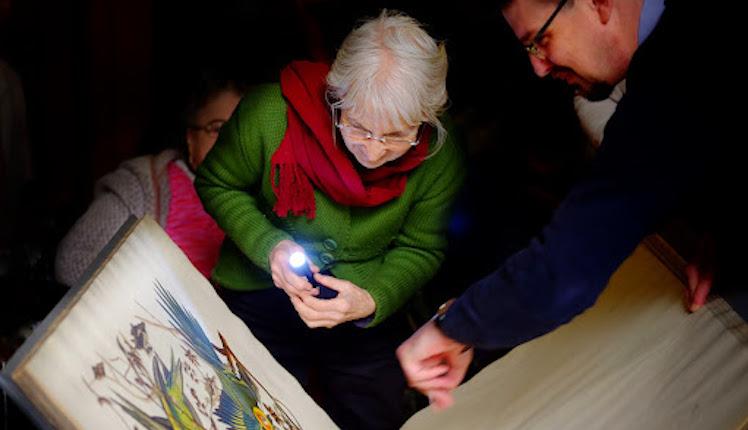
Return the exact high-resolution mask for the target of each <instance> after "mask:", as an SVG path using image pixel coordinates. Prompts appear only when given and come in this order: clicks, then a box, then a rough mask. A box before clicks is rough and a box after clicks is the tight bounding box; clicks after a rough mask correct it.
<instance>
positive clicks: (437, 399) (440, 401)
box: [426, 390, 455, 411]
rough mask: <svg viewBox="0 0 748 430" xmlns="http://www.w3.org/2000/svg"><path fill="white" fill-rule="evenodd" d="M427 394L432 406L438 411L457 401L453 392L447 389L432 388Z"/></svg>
mask: <svg viewBox="0 0 748 430" xmlns="http://www.w3.org/2000/svg"><path fill="white" fill-rule="evenodd" d="M426 396H428V398H429V403H430V404H431V406H432V407H433V408H434V410H437V411H440V410H444V409H447V408H448V407H450V406H452V405H453V404H454V402H455V401H454V397H453V396H452V392H451V391H447V390H432V391H429V392H427V393H426Z"/></svg>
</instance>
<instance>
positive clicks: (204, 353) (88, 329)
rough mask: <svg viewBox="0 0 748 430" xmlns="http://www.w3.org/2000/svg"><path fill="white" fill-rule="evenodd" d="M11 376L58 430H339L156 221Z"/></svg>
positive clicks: (136, 233) (141, 228) (144, 226)
mask: <svg viewBox="0 0 748 430" xmlns="http://www.w3.org/2000/svg"><path fill="white" fill-rule="evenodd" d="M12 377H13V380H14V381H15V382H16V384H18V385H19V386H20V388H21V390H22V391H23V392H24V393H25V394H26V395H27V396H28V397H29V398H30V399H31V400H32V402H33V403H34V404H35V405H36V407H37V408H39V409H41V410H42V411H43V413H44V415H45V416H46V418H47V419H48V420H49V421H50V422H51V423H52V424H53V426H54V427H57V428H76V429H123V430H124V429H133V428H139V429H140V428H146V429H162V428H188V429H192V428H195V429H198V428H204V429H226V428H248V429H266V430H267V429H273V428H274V429H328V428H335V425H334V423H333V422H332V421H331V420H330V419H329V418H328V416H327V415H326V414H325V413H324V411H322V409H320V408H319V407H318V406H317V405H316V404H315V403H314V402H313V401H312V399H311V398H310V397H309V396H308V395H307V394H306V393H305V392H304V390H303V389H302V388H301V386H300V385H299V384H298V382H297V381H296V380H295V379H294V378H293V377H292V376H291V375H290V374H289V373H287V372H286V371H285V370H284V369H283V368H282V367H281V366H280V365H279V364H278V363H277V362H276V361H275V360H274V359H273V358H272V356H271V355H270V354H269V353H268V351H267V350H266V349H265V348H264V347H263V346H262V345H261V344H260V343H259V342H258V341H257V340H256V339H255V338H254V337H253V336H252V334H251V333H250V331H249V329H248V328H247V327H246V326H245V325H244V323H243V322H242V321H241V320H239V319H238V318H237V317H235V316H234V315H233V314H232V313H231V312H230V311H229V309H228V308H227V307H226V306H225V305H224V303H223V302H222V301H221V299H220V298H219V297H218V295H217V294H216V292H215V291H214V289H213V286H212V285H211V284H210V283H209V282H208V281H207V280H206V279H205V278H204V277H203V276H202V275H201V274H200V273H199V272H198V271H197V270H196V269H195V268H194V267H193V266H192V265H191V263H190V262H189V260H188V259H187V257H186V256H185V255H184V254H183V253H182V251H181V250H180V249H179V248H178V247H177V246H176V245H174V243H173V242H172V241H171V240H170V239H169V237H168V236H167V235H166V233H165V232H164V231H163V230H162V229H161V227H160V226H158V224H157V223H156V222H155V221H153V220H152V219H150V218H145V219H144V220H141V221H140V222H139V223H138V225H137V226H136V227H135V228H134V230H133V231H132V232H131V233H130V234H129V235H128V237H127V238H126V240H125V241H124V242H123V243H122V244H121V246H119V248H118V249H116V251H115V253H114V254H113V255H112V256H111V258H110V259H109V260H108V261H107V262H106V263H105V264H104V265H103V267H102V268H101V269H100V270H99V271H98V273H96V274H95V276H94V277H93V279H92V281H90V282H89V284H88V285H87V286H86V287H84V289H83V290H82V292H80V293H79V295H78V296H77V297H76V298H75V299H74V300H72V301H71V303H70V305H69V306H68V307H67V308H66V309H65V310H64V311H63V312H61V313H60V315H59V316H58V319H57V321H56V322H55V323H54V324H52V326H51V328H50V329H49V332H48V334H47V336H46V337H45V338H43V339H42V340H41V341H40V342H39V343H38V344H37V345H36V347H35V348H34V349H33V350H32V352H31V353H30V354H29V356H28V357H27V359H26V360H25V361H24V362H23V363H22V364H21V365H19V366H18V367H17V369H16V370H15V372H13V376H12Z"/></svg>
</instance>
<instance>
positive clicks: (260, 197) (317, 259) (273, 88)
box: [195, 84, 464, 327]
mask: <svg viewBox="0 0 748 430" xmlns="http://www.w3.org/2000/svg"><path fill="white" fill-rule="evenodd" d="M450 128H451V127H447V129H448V130H449V129H450ZM285 131H286V102H285V100H284V99H283V97H282V95H281V91H280V86H279V85H278V84H268V85H262V86H259V87H256V88H255V89H253V90H252V91H251V92H250V93H249V94H247V95H246V96H245V97H244V99H243V100H242V101H241V103H240V104H239V106H238V107H237V109H236V111H235V112H234V115H233V116H232V117H231V119H230V120H229V121H228V122H227V123H226V124H225V125H224V126H223V127H222V128H221V134H220V136H219V138H218V141H217V143H216V145H215V147H214V148H213V149H212V150H211V151H210V153H209V154H208V156H207V157H206V159H205V161H204V162H203V164H202V165H201V166H200V168H199V169H198V171H197V178H196V180H195V186H196V188H197V191H198V194H199V195H200V198H201V199H202V201H203V204H204V205H205V209H206V210H207V211H208V213H210V214H211V215H212V216H213V217H214V218H215V219H216V221H217V222H218V224H219V225H220V226H221V228H222V229H223V230H224V231H225V232H226V234H227V239H226V240H225V241H224V244H223V247H222V248H221V255H220V258H219V261H218V264H217V265H216V267H215V269H214V270H213V280H214V281H216V282H217V283H218V284H219V285H221V286H223V287H225V288H229V289H234V290H246V291H249V290H258V289H262V288H268V287H271V286H273V282H272V280H271V278H270V274H269V271H270V265H269V261H268V257H269V256H270V252H271V250H272V249H273V247H274V246H275V245H276V244H277V243H278V242H280V241H281V240H284V239H290V240H293V241H295V242H296V243H298V244H299V245H301V246H302V247H304V249H305V250H306V252H307V254H308V255H309V257H310V258H311V259H312V261H314V263H315V264H317V265H318V266H319V267H320V269H329V270H330V272H331V273H332V274H333V276H335V277H337V278H340V279H346V280H348V281H350V282H352V283H354V284H355V285H357V286H359V287H361V288H363V289H365V290H366V291H368V292H369V293H370V294H371V296H372V297H373V299H374V302H375V303H376V311H375V313H374V315H372V317H373V318H372V320H371V322H370V323H369V325H368V326H369V327H372V326H375V325H377V324H379V323H380V322H382V321H383V320H384V319H386V318H387V317H388V316H390V315H391V314H392V313H393V312H395V311H396V310H397V309H399V308H400V307H401V306H403V305H404V304H405V302H406V301H407V300H408V299H409V298H410V297H411V296H412V295H413V293H414V292H415V291H416V290H417V289H418V288H420V287H421V286H422V285H423V284H424V283H425V282H426V281H428V280H429V279H430V278H431V277H432V276H433V275H434V273H436V270H437V269H438V267H439V265H440V264H441V262H442V260H443V258H444V249H445V247H446V238H445V233H446V231H445V230H446V226H447V222H448V215H449V209H450V206H451V203H452V201H453V200H454V198H455V196H456V194H457V192H458V190H459V188H460V186H461V184H462V181H463V178H464V164H463V157H462V153H461V151H460V150H459V149H458V146H457V145H456V144H455V142H454V140H453V136H452V133H450V134H449V136H448V137H447V139H446V141H445V143H444V145H443V146H442V148H441V149H440V150H439V151H437V152H436V154H435V155H433V156H431V157H430V158H428V159H426V160H425V161H424V162H423V163H422V164H421V165H420V166H419V167H417V168H416V169H415V170H413V171H411V172H410V173H409V176H408V183H407V186H406V187H405V191H404V192H403V194H402V195H401V196H400V197H398V198H395V199H393V200H391V201H389V202H387V203H384V204H382V205H380V206H377V207H372V208H365V207H350V206H344V205H341V204H338V203H336V202H335V201H333V200H331V199H330V198H328V197H327V196H326V195H325V194H323V193H322V192H320V191H319V190H316V189H315V191H314V198H315V203H316V212H317V213H316V217H315V219H313V220H309V219H307V218H306V217H295V216H289V217H287V218H281V217H278V216H276V215H275V214H274V213H273V211H272V207H273V204H274V203H275V200H276V199H275V195H274V194H273V191H272V188H271V184H270V173H269V171H270V158H271V157H272V155H273V153H274V152H275V150H276V149H277V148H278V146H279V145H280V142H281V140H282V139H283V136H284V134H285ZM432 136H433V137H432V139H431V145H432V146H433V144H434V142H435V140H436V133H433V134H432Z"/></svg>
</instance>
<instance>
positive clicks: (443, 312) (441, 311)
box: [431, 298, 472, 354]
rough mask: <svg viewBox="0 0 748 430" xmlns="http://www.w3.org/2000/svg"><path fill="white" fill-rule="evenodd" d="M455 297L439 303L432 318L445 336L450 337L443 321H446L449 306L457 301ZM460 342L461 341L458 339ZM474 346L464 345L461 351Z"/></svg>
mask: <svg viewBox="0 0 748 430" xmlns="http://www.w3.org/2000/svg"><path fill="white" fill-rule="evenodd" d="M455 300H457V299H455V298H452V299H449V300H447V301H446V302H444V303H442V304H441V305H439V307H438V308H437V309H436V313H435V314H434V316H433V318H431V319H432V320H433V321H434V325H435V326H436V327H437V328H438V329H439V331H441V332H442V334H444V335H445V336H447V337H449V336H448V335H447V334H446V333H444V330H443V329H442V325H441V324H442V321H444V318H446V316H447V310H449V307H450V306H452V303H454V302H455ZM458 342H459V341H458ZM471 348H472V345H466V344H465V345H464V346H463V347H462V351H460V353H461V354H462V353H464V352H467V351H469V350H470V349H471Z"/></svg>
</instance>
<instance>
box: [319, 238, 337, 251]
mask: <svg viewBox="0 0 748 430" xmlns="http://www.w3.org/2000/svg"><path fill="white" fill-rule="evenodd" d="M322 246H324V247H325V249H326V250H328V251H335V250H336V249H338V242H335V240H333V239H325V240H324V241H322Z"/></svg>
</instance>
